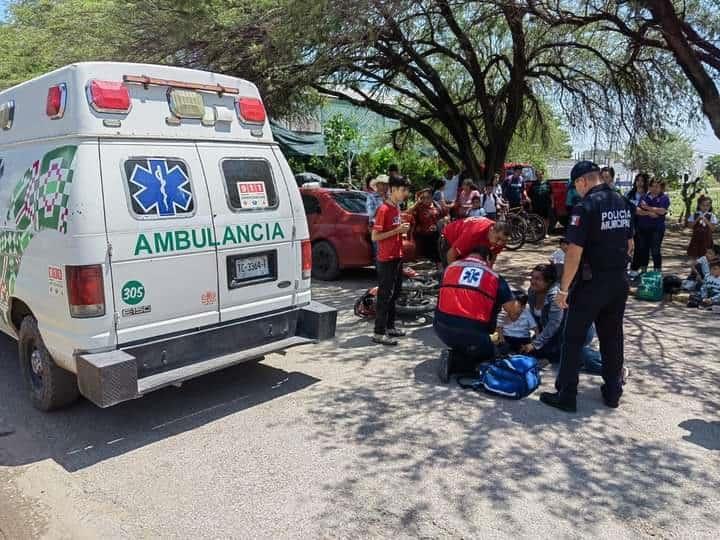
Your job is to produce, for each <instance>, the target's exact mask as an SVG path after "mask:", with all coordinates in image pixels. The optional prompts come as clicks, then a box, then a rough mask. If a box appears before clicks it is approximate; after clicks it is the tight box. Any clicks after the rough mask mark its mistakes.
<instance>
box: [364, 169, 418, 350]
mask: <svg viewBox="0 0 720 540" xmlns="http://www.w3.org/2000/svg"><path fill="white" fill-rule="evenodd" d="M409 188H410V182H408V181H407V180H406V179H405V178H403V177H401V176H399V177H393V178H391V179H390V190H389V191H388V197H387V199H386V200H385V202H384V203H383V205H382V206H381V207H380V208H379V209H378V211H377V213H376V214H375V225H374V226H373V230H372V240H373V242H377V246H378V251H377V263H376V265H375V266H376V268H377V275H378V293H377V305H376V310H375V311H376V314H375V335H374V336H373V341H374V342H375V343H379V344H381V345H397V340H396V339H395V338H397V337H402V336H404V335H405V333H404V332H403V331H402V330H398V329H397V328H395V301H396V300H397V297H398V294H399V293H400V287H401V286H402V235H403V234H405V233H407V232H408V231H409V230H410V224H409V223H403V222H402V219H401V218H400V208H399V206H400V203H402V202H403V201H405V200H406V199H407V198H408V195H409V193H410V191H409Z"/></svg>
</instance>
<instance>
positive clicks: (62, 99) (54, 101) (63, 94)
mask: <svg viewBox="0 0 720 540" xmlns="http://www.w3.org/2000/svg"><path fill="white" fill-rule="evenodd" d="M66 105H67V85H66V84H65V83H60V84H58V85H55V86H51V87H50V88H48V94H47V102H46V104H45V113H46V114H47V115H48V116H49V117H50V119H51V120H57V119H59V118H62V117H63V116H64V115H65V106H66Z"/></svg>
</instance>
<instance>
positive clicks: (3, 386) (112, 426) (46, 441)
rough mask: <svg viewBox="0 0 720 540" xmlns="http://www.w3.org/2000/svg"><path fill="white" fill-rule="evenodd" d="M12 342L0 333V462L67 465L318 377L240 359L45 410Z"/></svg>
mask: <svg viewBox="0 0 720 540" xmlns="http://www.w3.org/2000/svg"><path fill="white" fill-rule="evenodd" d="M16 351H17V346H16V344H15V342H14V341H12V340H10V339H9V338H7V337H6V336H0V395H2V402H0V420H2V422H0V423H1V424H3V425H4V426H5V427H6V428H8V429H11V430H13V431H14V433H11V434H9V435H7V436H5V437H3V438H2V439H0V466H16V465H24V464H27V463H33V462H36V461H40V460H44V459H47V458H51V459H53V460H55V461H56V462H57V463H58V464H60V465H61V466H62V467H64V468H65V469H66V470H68V471H76V470H79V469H83V468H85V467H88V466H90V465H94V464H96V463H98V462H100V461H103V460H106V459H109V458H112V457H115V456H118V455H121V454H124V453H126V452H130V451H132V450H135V449H137V448H140V447H143V446H145V445H148V444H152V443H154V442H156V441H159V440H162V439H165V438H167V437H172V436H174V435H177V434H179V433H182V432H185V431H189V430H192V429H195V428H197V427H199V426H202V425H205V424H207V423H210V422H213V421H216V420H218V419H220V418H223V417H225V416H229V415H232V414H235V413H238V412H240V411H243V410H245V409H248V408H250V407H254V406H256V405H259V404H261V403H265V402H268V401H270V400H273V399H276V398H279V397H282V396H285V395H288V394H291V393H293V392H297V391H298V390H301V389H303V388H307V387H308V386H311V385H313V384H315V383H316V382H318V380H319V379H316V378H314V377H310V376H308V375H306V374H304V373H298V372H287V371H284V370H281V369H276V368H274V367H271V366H268V365H264V364H262V363H248V364H241V365H239V366H235V367H233V368H230V369H227V370H224V371H221V372H217V373H213V374H210V375H207V376H205V377H201V378H199V379H194V380H192V381H188V382H186V383H185V384H184V385H183V386H182V387H181V388H174V387H171V388H165V389H162V390H159V391H157V392H153V393H151V394H149V395H147V396H145V397H143V398H141V399H138V400H135V401H128V402H125V403H121V404H120V405H117V406H115V407H111V408H109V409H100V408H98V407H96V406H95V405H93V404H92V403H90V402H88V401H85V400H81V401H80V402H79V403H77V404H76V405H73V406H71V407H69V408H67V409H63V410H60V411H55V412H52V413H42V412H40V411H37V410H36V409H34V408H33V407H32V405H31V404H30V400H29V398H28V397H27V396H26V395H25V387H24V384H23V380H22V378H21V375H20V372H19V369H18V368H17V352H16Z"/></svg>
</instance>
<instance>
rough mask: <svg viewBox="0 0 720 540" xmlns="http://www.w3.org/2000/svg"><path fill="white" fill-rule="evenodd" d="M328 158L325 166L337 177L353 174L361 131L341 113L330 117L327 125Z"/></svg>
mask: <svg viewBox="0 0 720 540" xmlns="http://www.w3.org/2000/svg"><path fill="white" fill-rule="evenodd" d="M323 129H324V132H325V146H326V147H327V153H328V155H327V158H326V160H325V168H326V169H327V171H328V173H329V174H332V175H334V176H335V177H336V178H349V177H351V176H352V163H353V161H355V157H356V155H357V152H358V145H359V142H360V132H359V131H358V129H357V127H356V126H355V124H354V123H352V122H350V121H349V120H348V119H346V118H345V117H344V116H343V115H341V114H335V115H333V116H331V117H330V119H329V120H328V121H327V123H326V124H325V126H324V127H323Z"/></svg>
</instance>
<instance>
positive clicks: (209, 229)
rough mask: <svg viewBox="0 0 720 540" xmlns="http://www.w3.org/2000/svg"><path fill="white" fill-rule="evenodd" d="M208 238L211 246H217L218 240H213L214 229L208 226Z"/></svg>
mask: <svg viewBox="0 0 720 540" xmlns="http://www.w3.org/2000/svg"><path fill="white" fill-rule="evenodd" d="M207 233H208V238H209V239H210V245H211V246H213V247H216V246H219V245H220V242H217V241H216V240H215V231H214V230H213V229H211V228H210V227H208V228H207Z"/></svg>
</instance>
